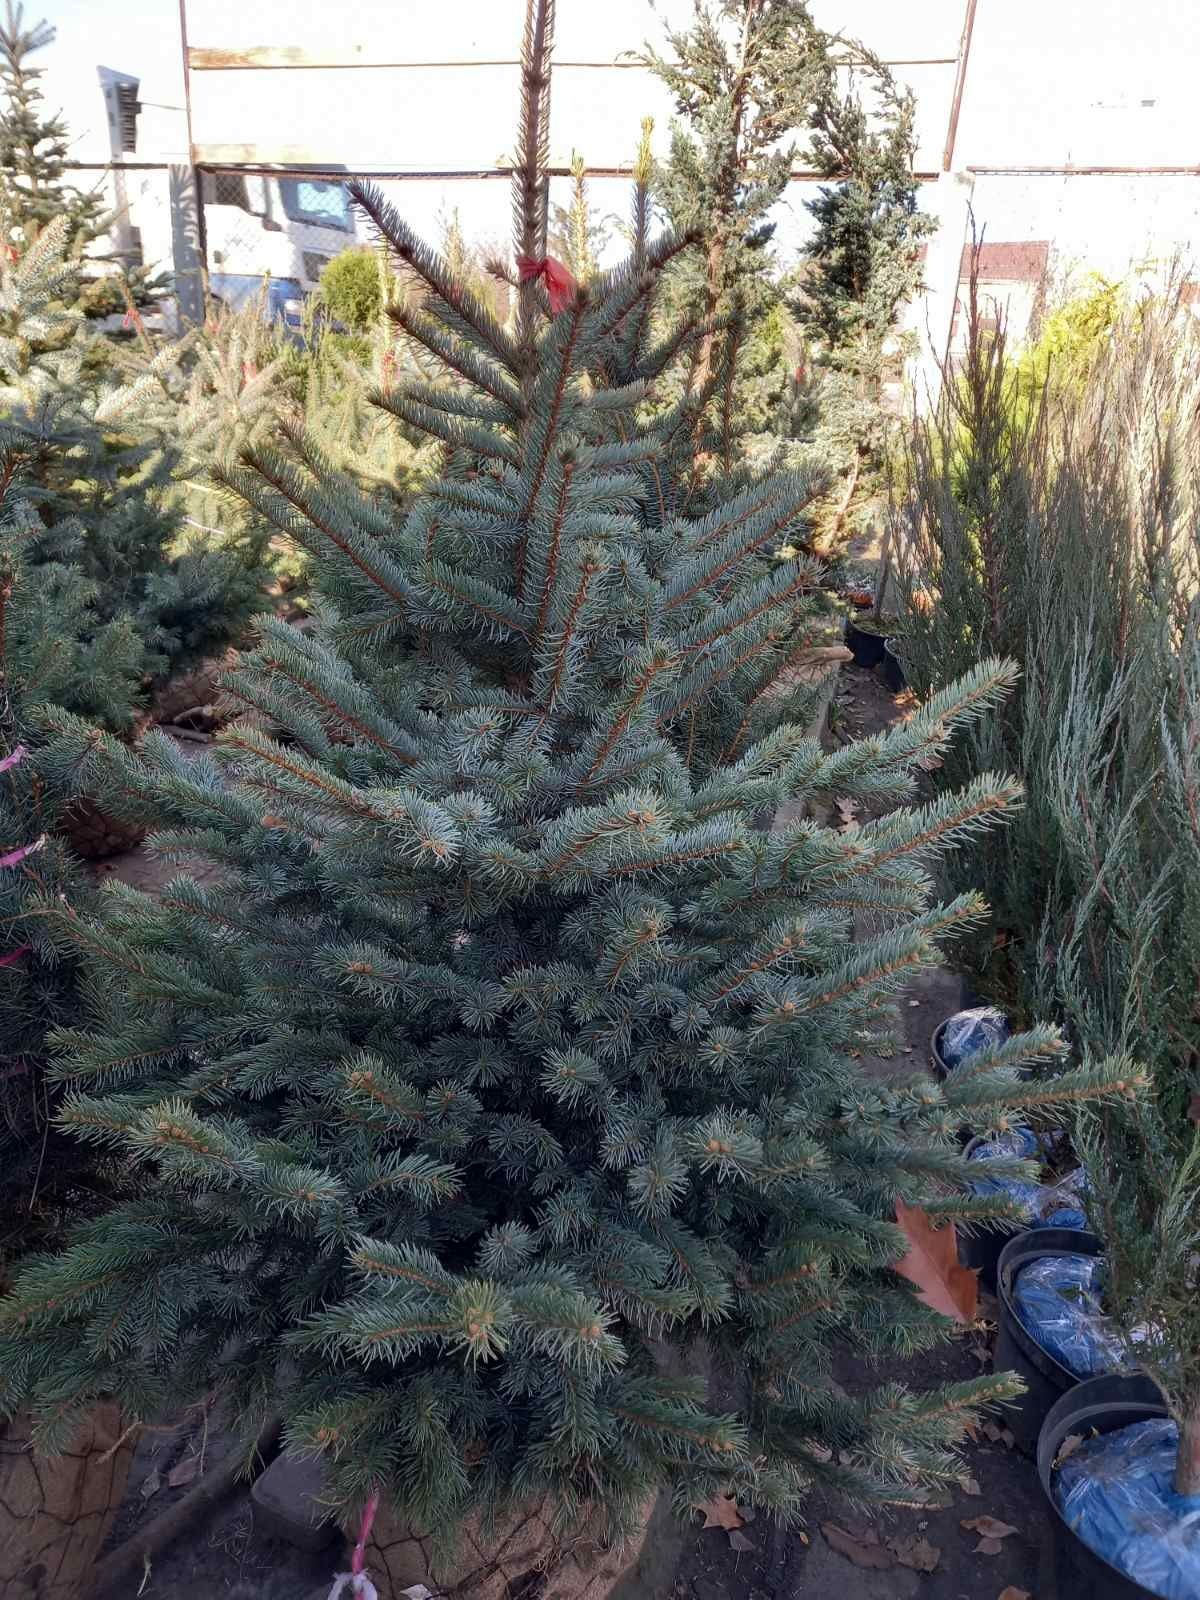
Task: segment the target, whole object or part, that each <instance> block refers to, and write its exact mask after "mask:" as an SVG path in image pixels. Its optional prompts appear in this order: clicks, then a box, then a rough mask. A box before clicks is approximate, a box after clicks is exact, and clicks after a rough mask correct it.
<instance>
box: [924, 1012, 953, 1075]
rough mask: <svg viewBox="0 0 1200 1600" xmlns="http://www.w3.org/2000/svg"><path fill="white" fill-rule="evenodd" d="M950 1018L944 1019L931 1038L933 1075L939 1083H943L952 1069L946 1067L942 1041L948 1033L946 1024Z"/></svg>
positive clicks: (930, 1049)
mask: <svg viewBox="0 0 1200 1600" xmlns="http://www.w3.org/2000/svg"><path fill="white" fill-rule="evenodd" d="M949 1021H950V1018H949V1017H943V1018H942V1020H941V1021H940V1022H939V1023H938V1025H937V1027H936V1028H935V1029H934V1030H933V1032H932V1034H931V1035H930V1037H929V1054H930V1057H931V1059H932V1061H933V1075H934V1077H935V1078H936V1079H937V1081H938V1082H939V1083H941V1082H943V1081H944V1079H945V1078H946V1076H947V1074H948V1073H949V1071H950V1068H949V1067H948V1066H947V1065H946V1058H945V1056H943V1054H942V1039H943V1038H944V1036H945V1033H946V1024H947V1023H948V1022H949Z"/></svg>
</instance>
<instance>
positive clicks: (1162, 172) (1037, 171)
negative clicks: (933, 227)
mask: <svg viewBox="0 0 1200 1600" xmlns="http://www.w3.org/2000/svg"><path fill="white" fill-rule="evenodd" d="M964 170H965V171H967V172H969V173H971V174H972V176H975V177H981V178H1038V177H1045V178H1200V167H1086V166H1065V167H1050V166H1024V167H975V166H968V167H966V168H965V169H964Z"/></svg>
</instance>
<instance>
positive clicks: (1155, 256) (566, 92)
mask: <svg viewBox="0 0 1200 1600" xmlns="http://www.w3.org/2000/svg"><path fill="white" fill-rule="evenodd" d="M44 3H46V4H47V5H49V7H50V19H51V21H54V20H55V17H54V9H53V0H44ZM967 4H968V0H921V3H920V4H918V5H909V6H903V5H898V4H896V0H812V9H813V12H814V15H815V17H816V19H817V21H818V22H820V23H821V24H822V25H824V26H826V27H828V28H831V29H835V30H838V31H841V32H842V33H844V34H845V35H846V36H847V37H848V38H855V37H859V38H862V39H863V40H864V41H865V42H866V43H867V44H868V45H869V46H870V47H871V48H872V49H873V50H875V51H876V53H877V54H879V55H880V56H882V57H883V58H884V59H886V60H888V61H891V62H893V63H896V65H895V66H894V71H895V73H896V76H897V77H898V78H899V79H900V80H901V81H902V82H905V83H908V84H909V85H910V86H911V87H912V88H913V90H914V92H915V94H916V96H917V101H918V135H919V139H918V145H919V148H918V152H917V158H916V166H917V168H918V170H919V171H920V172H922V173H923V174H928V175H929V178H930V180H931V181H930V182H929V185H928V187H927V188H926V189H925V191H924V194H925V204H926V206H927V208H928V209H930V210H932V211H933V212H934V213H935V215H937V216H938V217H939V220H940V222H941V224H942V231H941V234H940V236H939V238H938V239H936V240H935V241H934V243H933V245H932V246H931V249H930V256H929V262H928V266H927V279H928V282H929V289H930V293H929V295H928V296H927V298H926V301H925V302H924V303H923V304H922V305H921V306H920V307H918V308H915V312H914V321H915V322H916V323H917V324H918V325H920V326H921V327H922V328H923V329H928V330H931V332H930V336H929V350H930V351H931V352H932V351H934V350H936V349H937V347H938V344H939V340H940V342H941V347H942V348H943V349H944V347H945V338H946V337H947V336H948V330H949V322H950V318H951V316H952V314H953V301H954V293H955V288H956V285H957V266H958V260H959V256H960V254H961V248H962V242H963V238H964V234H965V229H966V215H967V214H966V201H967V200H968V198H969V200H970V203H971V205H972V207H973V210H974V216H975V222H976V226H977V227H979V228H981V229H982V230H983V231H984V233H985V237H986V238H987V239H988V240H990V241H993V242H1015V241H1023V240H1048V241H1049V242H1050V244H1051V253H1050V258H1051V268H1052V275H1053V276H1055V277H1057V278H1058V279H1059V280H1060V281H1069V279H1070V277H1071V275H1072V274H1079V273H1085V272H1086V271H1088V270H1095V271H1099V272H1102V273H1104V274H1105V275H1107V276H1109V277H1120V276H1123V275H1124V274H1125V273H1127V272H1128V271H1129V270H1130V269H1131V267H1133V266H1135V265H1137V264H1140V263H1142V262H1145V261H1147V260H1154V261H1162V260H1163V259H1166V258H1169V257H1174V256H1183V257H1192V258H1194V257H1195V256H1196V255H1197V254H1198V253H1200V172H1198V170H1197V166H1196V164H1197V162H1198V161H1200V148H1198V146H1197V140H1196V127H1197V122H1196V117H1195V113H1194V101H1195V83H1196V79H1197V71H1198V69H1200V7H1196V6H1192V5H1183V4H1181V3H1180V0H1138V3H1137V4H1136V5H1133V4H1130V3H1129V0H1050V3H1047V0H977V5H976V10H975V21H974V32H973V37H972V40H971V46H970V53H969V58H968V61H967V65H966V70H965V77H964V83H963V94H962V105H961V111H960V114H959V118H958V127H957V136H956V139H955V142H954V151H953V161H952V169H953V171H952V175H942V176H940V177H939V175H941V174H942V169H943V165H944V157H945V154H946V150H947V143H948V134H949V128H950V122H951V106H952V101H953V96H954V87H955V82H956V77H957V73H958V57H959V52H960V44H961V41H962V37H963V30H964V21H965V18H966V15H967ZM186 9H187V24H188V33H189V43H190V44H191V46H192V47H193V49H194V50H199V51H201V52H214V51H234V52H236V51H246V50H253V49H256V48H261V47H264V46H266V47H273V48H275V49H280V48H291V49H294V50H297V51H301V52H303V51H311V52H324V53H325V54H326V55H327V56H328V53H329V52H330V51H333V52H334V53H335V55H336V58H337V59H338V60H342V61H372V62H376V63H383V65H378V66H360V67H349V66H338V67H322V68H316V69H311V70H304V69H292V70H284V71H280V70H275V71H272V70H267V69H264V68H261V67H259V68H253V69H250V70H244V69H243V70H220V71H201V70H193V71H192V73H191V102H192V122H193V136H194V139H195V143H196V145H197V146H198V147H199V153H200V156H201V158H205V159H209V160H216V161H220V160H228V161H245V160H257V161H262V162H275V161H292V162H297V161H302V162H311V163H313V164H315V165H319V166H322V167H325V166H328V167H340V168H345V169H348V170H362V169H383V170H387V171H390V172H396V173H414V174H415V173H434V174H446V176H445V177H444V178H440V179H433V180H431V179H429V178H422V179H420V180H417V179H415V178H414V179H413V180H412V181H407V182H405V183H403V184H402V185H398V186H397V188H396V190H395V194H396V197H397V198H398V199H399V200H400V203H401V204H402V206H403V209H404V211H405V214H406V215H407V216H409V217H410V218H411V220H412V221H413V223H414V224H415V225H416V226H417V227H418V228H420V229H422V230H423V231H426V232H436V227H437V219H438V217H439V216H440V215H445V214H448V213H449V212H450V211H452V210H455V209H457V211H458V212H459V215H460V219H461V222H462V225H463V228H464V230H465V232H466V233H467V234H468V236H470V237H475V238H480V239H484V240H488V241H496V242H498V241H501V240H503V239H504V238H505V237H506V235H507V232H508V203H509V196H508V185H507V183H505V182H504V181H502V180H500V179H497V178H489V179H482V178H477V177H467V176H460V174H465V173H468V172H472V173H473V172H482V171H494V170H495V169H496V168H497V167H501V166H503V165H504V164H505V162H506V160H507V159H508V158H509V155H510V153H511V145H512V129H513V124H514V114H515V107H516V101H517V66H516V60H517V56H518V53H519V43H520V36H521V29H522V24H523V16H524V0H441V4H439V5H436V6H431V5H429V4H428V0H350V4H348V5H347V6H346V7H345V8H344V9H343V10H342V11H340V12H337V13H334V12H331V11H330V8H329V6H328V4H327V0H319V3H318V0H256V3H255V4H254V5H247V4H245V0H187V7H186ZM691 13H692V4H691V0H653V3H652V0H604V3H603V4H600V5H597V4H594V3H591V0H559V5H558V27H557V37H556V46H555V54H554V63H555V64H554V83H553V92H552V124H551V160H552V162H553V163H554V164H555V165H559V166H565V165H566V164H567V162H568V161H569V160H570V157H571V154H572V152H573V151H575V150H579V151H580V152H582V154H583V155H584V157H585V158H586V160H587V162H588V163H589V165H590V166H591V167H594V168H602V169H610V170H611V169H613V168H623V167H627V166H628V164H629V162H630V159H631V157H632V154H633V150H634V147H635V145H636V142H637V138H638V132H639V125H640V122H641V119H642V117H643V116H645V115H653V116H654V117H655V121H656V132H655V140H656V144H657V146H658V149H659V150H660V151H663V150H665V148H666V144H667V141H668V139H669V127H670V110H671V108H670V102H669V97H668V96H667V95H666V93H665V91H664V90H663V88H662V86H661V85H660V84H659V83H658V82H657V80H655V79H654V78H653V77H652V76H651V75H649V74H648V73H647V72H646V71H645V69H643V68H641V67H638V66H636V65H631V64H630V62H629V59H628V57H629V54H630V53H636V52H637V51H638V50H640V49H641V48H642V47H643V45H644V44H645V42H646V41H653V42H654V43H655V44H657V45H660V46H661V44H662V41H663V36H664V32H665V30H666V29H667V28H668V27H672V26H673V27H682V26H686V25H687V23H688V21H689V18H690V16H691ZM120 14H121V21H122V27H121V29H120V31H119V33H117V32H115V31H114V33H113V34H112V35H111V36H107V35H106V33H105V30H102V29H99V28H97V29H94V30H91V36H90V37H87V38H84V37H81V36H80V30H79V28H78V26H75V27H74V29H73V30H70V31H69V30H68V28H67V27H66V26H65V27H64V32H63V39H62V42H61V43H60V44H59V45H56V46H54V47H53V49H52V51H51V52H48V54H47V65H48V67H49V68H50V71H49V76H48V89H49V93H50V96H51V98H52V99H57V100H59V101H60V102H61V103H62V104H64V105H65V106H66V107H67V111H68V115H69V119H70V122H71V126H72V131H73V134H74V137H75V153H76V155H77V156H78V158H79V159H81V160H103V159H105V157H106V156H107V134H106V129H105V125H104V118H103V111H102V106H101V102H100V92H99V87H98V85H97V82H96V77H95V67H96V65H97V64H98V57H97V52H102V55H101V56H100V57H99V59H102V60H103V61H104V63H105V64H106V65H108V66H111V67H115V68H118V69H119V70H122V71H130V72H134V73H137V74H139V75H140V76H141V79H142V87H141V95H142V99H143V102H144V103H145V105H146V109H145V110H144V111H143V113H142V117H141V121H140V125H139V148H138V151H137V159H138V160H141V161H163V162H179V161H182V160H186V156H187V129H186V120H185V117H184V112H183V104H184V90H183V70H182V52H181V40H180V34H179V21H178V14H177V11H176V7H175V5H174V3H172V0H121V7H120ZM208 59H210V60H211V59H212V57H211V56H209V58H208ZM89 107H91V108H92V109H91V111H89V109H88V108H89ZM1066 167H1071V168H1074V169H1076V173H1077V175H1070V176H1068V175H1065V174H1064V173H1063V172H1062V170H1061V169H1063V168H1066ZM1107 167H1118V168H1126V169H1130V168H1174V169H1189V168H1190V171H1189V170H1174V171H1170V172H1159V173H1154V172H1134V171H1125V172H1118V173H1111V174H1104V175H1101V174H1096V175H1093V174H1092V173H1091V172H1090V171H1087V173H1086V175H1085V172H1084V171H1080V170H1079V169H1093V168H1107ZM1024 168H1032V169H1039V170H1037V171H1021V170H1015V169H1024ZM1000 169H1002V170H1000ZM451 174H453V176H451ZM935 180H936V181H935ZM158 181H159V182H160V184H161V182H162V181H164V180H158ZM139 182H140V183H141V185H142V186H143V187H147V188H153V184H152V183H151V182H150V180H148V179H147V180H139ZM554 187H555V199H556V200H557V201H560V202H561V201H564V200H565V194H566V184H565V182H564V181H561V180H560V181H556V183H555V186H554ZM811 194H812V187H811V184H809V183H805V182H801V181H797V182H796V183H794V184H793V185H792V186H791V188H790V190H789V194H788V196H787V199H786V200H785V201H784V202H783V203H782V204H781V205H780V207H779V210H778V216H777V222H778V234H777V253H778V256H779V258H780V260H781V262H782V264H785V265H786V264H787V263H788V262H789V261H790V259H792V258H793V257H794V255H795V252H796V250H797V248H798V247H799V245H800V244H801V242H802V241H803V239H804V237H805V235H806V233H807V230H808V220H807V216H806V213H805V210H804V201H805V199H806V198H809V197H811ZM592 198H593V203H594V204H595V205H596V206H597V207H598V208H599V209H600V210H602V211H604V212H614V213H617V214H619V215H621V216H623V215H624V213H625V210H626V207H627V188H626V185H625V184H624V183H622V182H621V181H620V180H618V179H608V178H597V179H595V180H593V183H592ZM147 203H149V201H147ZM148 231H150V232H152V231H153V230H147V229H146V228H145V227H144V228H143V232H144V233H147V232H148ZM160 233H161V236H162V238H163V239H165V238H166V234H165V232H163V231H162V230H160ZM147 244H148V245H149V244H150V239H149V238H147ZM150 253H151V252H150V250H149V249H148V251H147V254H148V255H149V254H150Z"/></svg>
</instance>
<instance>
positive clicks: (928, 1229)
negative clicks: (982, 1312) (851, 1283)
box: [892, 1200, 979, 1323]
mask: <svg viewBox="0 0 1200 1600" xmlns="http://www.w3.org/2000/svg"><path fill="white" fill-rule="evenodd" d="M896 1221H897V1223H898V1224H899V1226H900V1230H901V1232H902V1233H903V1234H904V1236H905V1238H906V1239H907V1240H908V1242H909V1248H908V1253H907V1254H906V1255H904V1256H902V1257H901V1258H900V1260H899V1261H894V1262H893V1263H892V1271H893V1272H897V1273H899V1275H900V1276H901V1277H902V1278H907V1279H908V1281H909V1282H910V1283H913V1284H915V1285H916V1288H917V1297H918V1299H920V1300H922V1301H923V1302H924V1303H925V1304H926V1305H927V1306H929V1307H930V1309H931V1310H933V1311H940V1312H941V1313H942V1315H943V1316H944V1317H953V1318H954V1320H955V1321H956V1322H963V1323H970V1322H974V1321H975V1314H976V1312H977V1310H978V1307H979V1278H978V1275H977V1274H976V1273H975V1272H973V1271H972V1270H971V1268H970V1267H964V1266H963V1265H962V1264H961V1262H960V1261H959V1259H958V1241H957V1239H956V1238H955V1234H954V1224H953V1223H952V1222H947V1223H944V1224H943V1226H942V1227H940V1228H935V1227H934V1225H933V1223H932V1222H931V1221H930V1220H929V1217H928V1215H927V1214H926V1213H925V1211H923V1210H922V1208H921V1207H920V1206H907V1205H905V1203H904V1201H903V1200H897V1201H896Z"/></svg>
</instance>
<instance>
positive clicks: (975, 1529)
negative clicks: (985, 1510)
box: [959, 1517, 1021, 1539]
mask: <svg viewBox="0 0 1200 1600" xmlns="http://www.w3.org/2000/svg"><path fill="white" fill-rule="evenodd" d="M959 1526H960V1527H962V1528H969V1529H970V1531H971V1532H972V1533H978V1534H979V1535H981V1537H983V1538H984V1539H1007V1538H1008V1536H1009V1535H1010V1534H1013V1533H1020V1531H1021V1530H1020V1529H1019V1528H1014V1527H1013V1525H1012V1523H1011V1522H1001V1521H1000V1518H999V1517H964V1518H963V1520H962V1522H961V1523H960V1524H959Z"/></svg>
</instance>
